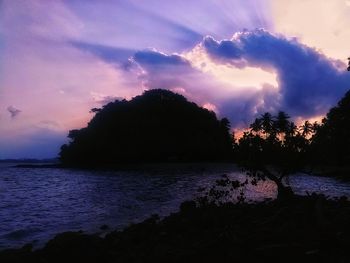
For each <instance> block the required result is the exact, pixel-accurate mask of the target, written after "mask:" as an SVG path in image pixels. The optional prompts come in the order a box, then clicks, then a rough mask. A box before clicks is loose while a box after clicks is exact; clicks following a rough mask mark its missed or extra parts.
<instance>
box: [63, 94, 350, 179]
mask: <svg viewBox="0 0 350 263" xmlns="http://www.w3.org/2000/svg"><path fill="white" fill-rule="evenodd" d="M91 112H92V113H94V114H95V115H94V117H93V118H92V119H91V121H90V122H89V123H88V125H87V127H85V128H82V129H79V130H72V131H70V132H69V135H68V137H69V139H70V142H69V143H68V144H65V145H63V146H62V147H61V152H60V160H61V162H62V163H63V164H64V165H67V166H87V167H91V166H113V165H115V164H118V163H125V162H192V161H239V162H243V163H244V162H246V163H247V162H249V165H250V166H252V165H253V166H254V165H255V166H259V165H260V166H261V165H262V164H264V165H266V163H269V164H274V165H276V164H279V165H280V166H281V167H283V169H286V170H288V171H289V170H290V169H292V168H293V169H297V168H299V167H300V166H301V165H305V163H309V164H318V163H319V164H330V165H346V164H347V163H348V162H349V161H350V136H349V135H350V93H349V92H348V93H347V94H346V95H345V96H344V98H343V99H341V101H340V102H339V103H338V105H337V106H336V107H334V108H332V109H331V110H330V111H329V113H328V114H327V116H326V117H325V118H324V119H323V120H322V122H321V123H310V122H309V121H306V122H304V123H303V124H302V125H300V126H299V127H297V126H296V125H295V123H294V122H292V121H290V117H289V116H288V114H287V113H284V112H279V113H277V114H276V116H273V115H272V114H270V113H265V114H263V115H261V116H260V117H258V118H257V119H256V120H255V121H254V122H253V123H252V124H251V125H250V127H249V129H247V131H246V132H245V133H244V135H243V137H241V138H240V139H239V140H236V139H235V138H234V133H230V123H229V121H228V120H227V119H226V118H224V119H221V120H219V119H218V118H217V117H216V115H215V113H214V112H212V111H209V110H207V109H204V108H201V107H199V106H198V105H196V104H195V103H193V102H189V101H188V100H187V99H186V98H185V97H183V96H181V95H179V94H175V93H173V92H171V91H168V90H161V89H155V90H150V91H146V92H144V93H143V94H142V95H140V96H137V97H135V98H133V99H132V100H130V101H127V100H121V101H119V100H116V101H115V102H111V103H108V104H107V105H105V106H103V107H102V108H100V109H97V108H94V109H92V110H91ZM291 160H292V161H291ZM282 172H283V171H282ZM286 173H287V172H286Z"/></svg>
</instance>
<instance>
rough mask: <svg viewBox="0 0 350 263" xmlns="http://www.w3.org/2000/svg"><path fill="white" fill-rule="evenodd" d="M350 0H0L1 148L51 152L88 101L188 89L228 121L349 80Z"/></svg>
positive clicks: (10, 152)
mask: <svg viewBox="0 0 350 263" xmlns="http://www.w3.org/2000/svg"><path fill="white" fill-rule="evenodd" d="M349 56H350V0H174V1H164V0H143V1H140V0H115V1H112V0H105V1H97V0H66V1H64V0H62V1H60V0H55V1H53V0H52V1H50V0H42V1H39V0H38V1H36V0H0V158H49V157H55V156H57V153H58V151H59V147H60V145H61V144H63V143H64V142H66V135H67V132H68V130H70V129H74V128H80V127H83V126H85V125H86V123H87V121H88V120H89V119H90V118H91V117H92V114H91V113H89V110H90V109H91V108H94V107H101V106H102V105H103V104H105V103H107V102H109V101H113V100H115V99H121V98H126V99H130V98H131V97H133V96H135V95H139V94H141V93H142V92H143V91H144V90H147V89H152V88H164V89H170V90H173V91H176V92H178V93H181V94H183V95H185V96H186V97H187V98H188V99H189V100H192V101H195V102H196V103H198V104H199V105H202V106H204V107H206V108H208V109H210V110H213V111H215V112H216V113H217V114H218V116H219V117H228V118H229V120H230V121H231V124H232V127H233V128H237V129H240V128H243V127H246V126H247V125H248V124H249V123H250V122H251V121H252V119H253V118H254V117H255V116H257V115H259V114H261V113H264V112H265V111H271V112H275V111H278V110H284V111H286V112H288V113H289V114H290V115H291V116H293V118H295V119H296V120H302V119H308V118H319V117H320V116H322V115H324V114H325V113H326V112H327V110H328V109H329V108H330V107H331V106H333V105H334V104H335V103H336V102H337V100H338V99H340V98H341V97H342V96H343V95H344V93H345V92H346V91H347V90H348V89H350V73H349V72H347V71H346V67H347V64H346V62H347V57H349Z"/></svg>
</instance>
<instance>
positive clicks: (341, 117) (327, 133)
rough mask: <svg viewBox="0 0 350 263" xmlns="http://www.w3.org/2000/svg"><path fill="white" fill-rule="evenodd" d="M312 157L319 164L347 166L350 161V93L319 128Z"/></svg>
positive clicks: (312, 149)
mask: <svg viewBox="0 0 350 263" xmlns="http://www.w3.org/2000/svg"><path fill="white" fill-rule="evenodd" d="M312 141H313V143H312V145H311V146H312V147H311V155H312V156H314V159H313V161H314V162H315V163H318V164H320V163H321V164H332V165H346V164H349V161H350V91H348V92H347V93H346V94H345V96H344V97H343V98H342V99H341V100H340V101H339V103H338V105H337V106H336V107H333V108H332V109H331V110H330V111H329V112H328V114H327V116H326V117H325V118H324V119H323V120H322V125H320V126H319V127H317V132H316V134H315V135H314V137H313V140H312Z"/></svg>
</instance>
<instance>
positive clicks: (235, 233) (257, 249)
mask: <svg viewBox="0 0 350 263" xmlns="http://www.w3.org/2000/svg"><path fill="white" fill-rule="evenodd" d="M349 222H350V202H349V201H347V200H346V198H338V199H328V198H327V197H325V196H322V195H315V194H313V195H310V196H304V197H302V196H295V197H294V198H292V199H290V200H284V201H280V200H273V201H266V202H262V203H255V204H247V203H241V204H222V205H214V204H201V205H200V204H198V203H196V202H194V201H189V202H185V203H183V204H182V205H181V207H180V211H179V212H177V213H174V214H171V215H169V216H168V217H166V218H164V219H160V218H159V217H158V216H156V215H154V216H152V217H151V218H149V219H147V220H145V221H144V222H142V223H139V224H135V225H131V226H129V227H127V228H126V229H124V230H123V231H114V232H111V233H109V234H107V235H106V236H105V237H100V236H98V235H87V234H84V233H83V232H66V233H62V234H59V235H57V236H56V237H55V238H54V239H52V240H50V241H49V242H48V243H47V244H46V245H45V247H43V248H42V249H39V250H34V251H33V250H32V247H31V245H26V246H24V247H23V248H20V249H9V250H5V251H2V252H0V262H3V263H5V262H239V261H244V262H270V263H271V262H350V250H349V244H350V224H349Z"/></svg>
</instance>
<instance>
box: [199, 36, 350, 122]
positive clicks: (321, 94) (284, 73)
mask: <svg viewBox="0 0 350 263" xmlns="http://www.w3.org/2000/svg"><path fill="white" fill-rule="evenodd" d="M202 46H203V47H204V49H205V51H206V52H207V53H208V54H209V55H210V56H211V58H212V59H213V60H215V61H216V62H217V63H229V64H232V65H234V66H240V67H244V66H252V67H259V68H262V69H264V70H273V71H276V72H277V75H278V82H279V96H280V105H279V106H278V107H279V108H280V109H281V110H286V111H288V112H290V114H292V115H296V116H303V117H311V116H313V115H318V114H324V113H325V112H326V111H327V110H328V109H329V107H330V106H332V105H334V104H335V103H336V101H337V100H339V99H340V97H341V96H343V94H344V93H345V92H346V91H347V90H348V89H349V88H350V75H349V74H347V72H345V64H343V63H341V62H339V61H335V60H332V59H329V58H327V57H326V56H325V55H323V54H322V53H320V52H318V51H317V50H315V49H313V48H310V47H308V46H305V45H303V44H301V43H300V42H298V41H297V40H296V39H287V38H285V37H283V36H280V35H273V34H271V33H269V32H267V31H265V30H255V31H251V32H242V33H240V34H237V35H236V36H235V37H234V38H233V39H232V40H225V41H215V40H214V39H213V38H211V37H207V38H205V39H204V41H203V42H202Z"/></svg>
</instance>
